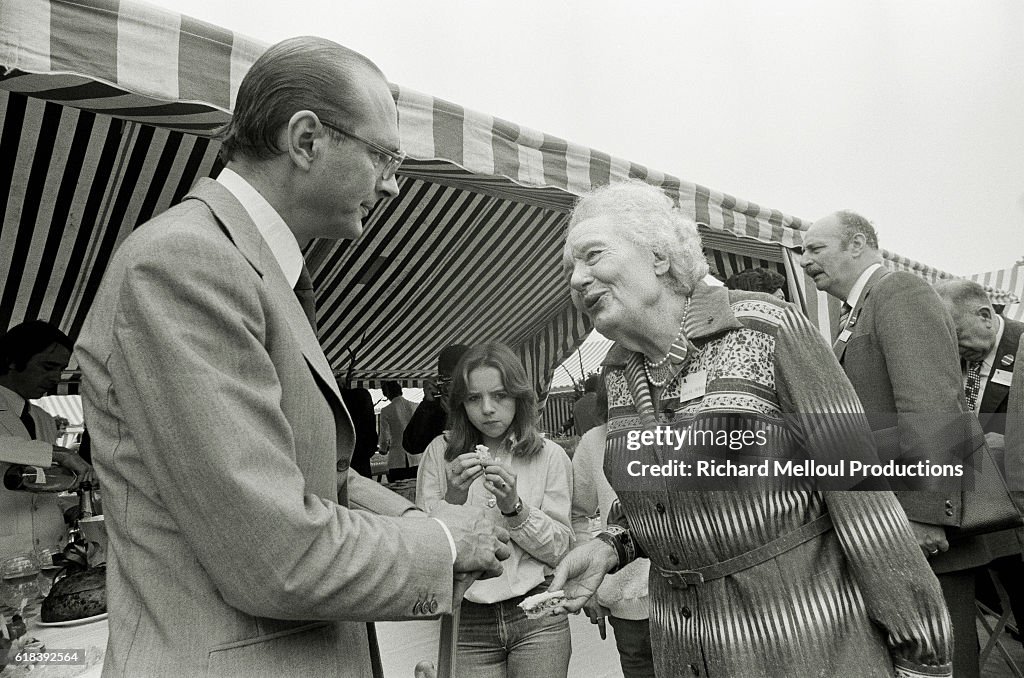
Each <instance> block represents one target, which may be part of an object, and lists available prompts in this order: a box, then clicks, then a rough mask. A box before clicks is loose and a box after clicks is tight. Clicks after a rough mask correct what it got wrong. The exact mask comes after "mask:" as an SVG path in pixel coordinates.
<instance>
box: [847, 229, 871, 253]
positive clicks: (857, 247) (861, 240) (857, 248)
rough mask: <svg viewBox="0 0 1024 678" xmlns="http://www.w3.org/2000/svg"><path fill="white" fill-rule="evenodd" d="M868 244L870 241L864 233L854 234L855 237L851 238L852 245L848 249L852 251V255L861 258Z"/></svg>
mask: <svg viewBox="0 0 1024 678" xmlns="http://www.w3.org/2000/svg"><path fill="white" fill-rule="evenodd" d="M867 244H868V239H867V238H866V237H864V234H863V233H854V234H853V237H852V238H850V244H849V245H847V247H846V249H848V250H850V253H851V254H852V255H853V256H855V257H859V256H860V255H861V254H862V253H863V252H864V248H865V247H866V246H867Z"/></svg>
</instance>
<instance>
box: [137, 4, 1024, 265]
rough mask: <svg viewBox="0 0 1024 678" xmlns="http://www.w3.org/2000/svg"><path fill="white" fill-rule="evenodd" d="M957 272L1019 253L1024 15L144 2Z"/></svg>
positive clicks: (800, 8) (1023, 191) (909, 8)
mask: <svg viewBox="0 0 1024 678" xmlns="http://www.w3.org/2000/svg"><path fill="white" fill-rule="evenodd" d="M155 2H156V4H159V5H163V6H165V7H168V8H170V9H173V10H175V11H178V12H181V13H183V14H188V15H191V16H193V17H196V18H199V19H203V20H205V21H209V22H211V23H214V24H217V25H220V26H223V27H225V28H229V29H231V30H234V31H236V32H240V33H244V34H247V35H250V36H252V37H255V38H259V39H261V40H264V41H267V42H273V41H276V40H279V39H281V38H285V37H290V36H293V35H301V34H310V33H312V34H318V35H322V36H324V37H327V38H331V39H333V40H336V41H337V42H340V43H342V44H344V45H347V46H349V47H352V48H353V49H356V50H358V51H360V52H363V53H364V54H366V55H367V56H368V57H370V58H371V59H373V60H374V61H375V62H377V64H378V65H379V66H381V68H382V69H383V70H384V72H385V73H386V74H387V76H388V78H389V79H390V80H391V81H392V82H395V83H398V84H401V85H403V86H406V87H410V88H412V89H416V90H419V91H421V92H425V93H427V94H431V95H434V96H437V97H441V98H443V99H447V100H449V101H453V102H455V103H458V104H461V105H463V106H466V107H467V108H472V109H476V110H479V111H482V112H485V113H489V114H492V115H494V116H496V117H499V118H504V119H506V120H509V121H512V122H515V123H518V124H520V125H523V126H526V127H532V128H535V129H538V130H541V131H543V132H546V133H548V134H553V135H555V136H559V137H562V138H564V139H568V140H571V141H573V142H576V143H579V144H584V145H587V146H591V147H593V148H596V149H599V150H602V151H605V152H607V153H611V154H612V155H616V156H620V157H623V158H626V159H628V160H631V161H633V162H636V163H639V164H643V165H647V166H649V167H654V168H657V169H660V170H663V171H665V172H668V173H670V174H674V175H675V176H678V177H680V178H682V179H686V180H688V181H693V182H695V183H698V184H702V185H705V186H708V187H711V188H713V189H716V190H720V191H723V192H726V193H729V194H732V195H734V196H737V197H740V198H743V199H746V200H750V201H753V202H756V203H759V204H761V205H764V206H767V207H771V208H775V209H778V210H782V211H784V212H787V213H789V214H793V215H795V216H799V217H802V218H805V219H812V220H813V219H816V218H818V217H821V216H823V215H825V214H826V213H828V212H831V211H834V210H836V209H841V208H851V209H855V210H857V211H859V212H861V213H863V214H864V215H865V216H867V217H868V218H870V219H872V220H873V221H874V222H875V225H876V226H877V228H878V230H879V234H880V238H881V241H882V242H881V244H882V246H883V247H885V248H887V249H890V250H893V251H895V252H898V253H900V254H902V255H904V256H908V257H910V258H912V259H917V260H918V261H921V262H923V263H926V264H929V265H932V266H936V267H938V268H941V269H944V270H947V271H950V272H951V273H955V274H958V275H965V274H969V273H975V272H982V271H989V270H993V269H999V268H1006V267H1009V266H1011V265H1012V264H1013V263H1014V261H1016V260H1017V259H1018V258H1019V257H1021V256H1024V130H1022V127H1024V77H1021V74H1022V73H1024V2H1021V1H1020V0H971V1H970V2H964V1H963V0H885V1H882V0H849V1H838V0H799V1H798V0H742V1H741V0H706V1H701V2H695V1H669V0H664V1H658V2H654V1H647V2H643V1H642V0H634V1H633V2H626V1H621V2H612V1H611V0H570V1H565V0H515V1H514V2H513V1H511V0H507V1H505V2H490V1H488V0H473V1H471V0H445V1H441V0H391V1H390V2H383V3H376V2H373V3H371V2H359V3H356V2H344V1H341V0H304V1H303V2H301V3H298V2H285V1H284V0H279V1H278V0H248V1H245V0H155Z"/></svg>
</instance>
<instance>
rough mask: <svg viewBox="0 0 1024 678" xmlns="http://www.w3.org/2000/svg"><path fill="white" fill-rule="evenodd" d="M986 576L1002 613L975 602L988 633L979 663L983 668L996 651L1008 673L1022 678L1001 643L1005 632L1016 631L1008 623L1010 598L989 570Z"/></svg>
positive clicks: (1014, 627) (1013, 626) (1020, 672)
mask: <svg viewBox="0 0 1024 678" xmlns="http://www.w3.org/2000/svg"><path fill="white" fill-rule="evenodd" d="M988 575H989V577H991V578H992V585H993V586H994V587H995V589H996V594H997V595H998V596H999V605H1000V607H1002V609H1003V613H1002V614H1001V615H998V614H996V613H995V612H994V611H993V610H992V609H991V608H989V607H988V606H987V605H985V604H984V603H982V602H979V601H975V604H976V605H977V607H978V619H979V620H980V621H981V625H982V626H984V627H985V631H986V632H987V633H988V641H987V642H986V643H985V646H984V647H983V648H982V649H981V655H980V657H979V663H980V665H981V666H982V667H984V666H985V664H986V663H987V662H988V657H989V655H990V654H991V653H992V650H993V649H998V650H999V654H1000V655H1002V657H1003V660H1004V661H1005V662H1006V665H1007V666H1008V667H1009V669H1010V672H1011V673H1013V675H1014V676H1016V677H1017V678H1024V672H1022V671H1021V669H1020V668H1019V667H1018V666H1017V664H1016V662H1014V661H1013V658H1012V657H1011V656H1010V653H1009V652H1008V651H1007V649H1006V648H1005V647H1004V646H1003V642H1004V641H1005V640H1006V631H1007V630H1010V631H1013V632H1014V633H1016V632H1017V630H1018V629H1017V626H1015V625H1014V624H1011V623H1010V617H1011V616H1012V615H1013V611H1012V610H1011V609H1010V597H1009V596H1008V595H1007V594H1006V589H1004V588H1003V585H1002V583H1001V582H1000V581H999V577H997V576H996V575H995V573H994V572H992V571H991V570H988ZM990 616H991V617H997V620H996V623H995V624H994V625H993V624H992V623H991V622H990V621H989V617H990Z"/></svg>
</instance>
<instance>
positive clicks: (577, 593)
mask: <svg viewBox="0 0 1024 678" xmlns="http://www.w3.org/2000/svg"><path fill="white" fill-rule="evenodd" d="M617 562H618V556H617V555H616V553H615V549H613V548H612V547H611V546H609V545H608V544H606V543H604V542H603V541H601V540H600V539H593V540H591V541H588V542H587V543H585V544H582V545H580V546H577V547H576V548H574V549H573V550H572V551H569V553H568V554H567V555H566V556H565V558H562V562H560V563H559V564H558V567H557V568H555V576H554V579H552V580H551V585H550V586H548V590H549V591H559V590H561V591H565V602H564V603H563V604H562V605H560V606H559V607H557V608H555V614H562V613H565V612H577V611H578V610H580V609H581V608H582V607H583V605H584V604H585V603H586V602H587V601H588V600H590V597H591V596H593V595H594V594H595V593H597V587H598V586H600V585H601V582H602V581H604V576H605V575H606V574H608V570H610V569H612V568H613V567H615V565H616V563H617Z"/></svg>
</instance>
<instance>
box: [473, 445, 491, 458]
mask: <svg viewBox="0 0 1024 678" xmlns="http://www.w3.org/2000/svg"><path fill="white" fill-rule="evenodd" d="M476 457H477V459H479V460H480V461H493V460H494V455H493V454H491V450H490V449H489V448H488V447H487V446H486V445H477V446H476Z"/></svg>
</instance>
